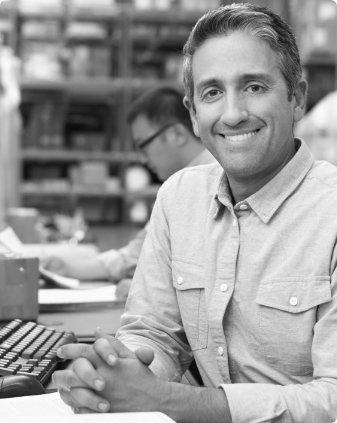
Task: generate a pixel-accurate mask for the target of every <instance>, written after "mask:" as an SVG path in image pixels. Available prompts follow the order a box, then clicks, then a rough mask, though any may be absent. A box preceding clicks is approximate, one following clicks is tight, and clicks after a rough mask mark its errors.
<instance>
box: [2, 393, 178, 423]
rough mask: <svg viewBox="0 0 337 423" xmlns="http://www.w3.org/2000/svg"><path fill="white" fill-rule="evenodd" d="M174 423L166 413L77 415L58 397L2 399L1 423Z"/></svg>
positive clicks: (56, 395) (38, 396)
mask: <svg viewBox="0 0 337 423" xmlns="http://www.w3.org/2000/svg"><path fill="white" fill-rule="evenodd" d="M13 422H22V423H46V422H47V423H60V422H62V423H174V421H173V420H172V419H170V418H169V417H167V416H166V415H165V414H162V413H115V414H73V412H72V410H71V409H70V407H68V406H67V405H66V404H65V403H64V402H63V401H62V400H61V398H60V396H59V394H58V393H57V392H56V393H54V394H46V395H37V396H28V397H19V398H7V399H1V413H0V423H13Z"/></svg>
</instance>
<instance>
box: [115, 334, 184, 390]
mask: <svg viewBox="0 0 337 423" xmlns="http://www.w3.org/2000/svg"><path fill="white" fill-rule="evenodd" d="M118 339H119V340H120V341H121V342H123V344H124V345H125V346H126V347H127V348H129V350H131V351H135V350H137V349H138V348H140V347H144V346H145V344H144V343H138V342H137V341H130V340H125V341H124V340H123V337H122V336H121V337H118ZM147 346H149V347H150V348H152V349H153V350H154V352H155V358H154V360H153V362H152V363H151V364H150V366H149V369H150V370H152V372H153V373H154V374H155V375H156V376H157V377H159V378H160V379H163V380H167V381H169V382H180V380H181V376H182V374H181V372H179V371H177V370H176V369H175V367H174V366H173V365H172V364H171V363H169V362H168V360H167V359H165V358H164V356H163V355H162V354H161V353H160V352H159V351H158V350H157V349H155V348H154V347H153V345H151V344H149V345H147Z"/></svg>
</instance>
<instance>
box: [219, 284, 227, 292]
mask: <svg viewBox="0 0 337 423" xmlns="http://www.w3.org/2000/svg"><path fill="white" fill-rule="evenodd" d="M220 289H221V291H222V292H226V291H227V289H228V286H227V284H226V283H223V284H222V285H221V286H220Z"/></svg>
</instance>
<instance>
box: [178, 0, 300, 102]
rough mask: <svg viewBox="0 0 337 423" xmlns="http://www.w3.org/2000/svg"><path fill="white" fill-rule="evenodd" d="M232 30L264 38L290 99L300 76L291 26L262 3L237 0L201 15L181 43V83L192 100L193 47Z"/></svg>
mask: <svg viewBox="0 0 337 423" xmlns="http://www.w3.org/2000/svg"><path fill="white" fill-rule="evenodd" d="M235 31H241V32H245V33H247V34H250V35H252V36H254V37H256V38H259V39H261V40H264V41H265V42H266V43H267V44H268V45H269V46H270V47H271V48H272V50H274V52H275V53H276V55H277V59H278V64H279V69H280V71H281V73H282V75H283V77H284V79H285V82H286V84H287V88H288V98H289V101H290V100H291V97H292V95H293V94H294V92H295V90H296V88H297V86H298V82H299V80H300V79H301V77H302V68H301V62H300V56H299V52H298V47H297V44H296V40H295V37H294V34H293V32H292V29H291V28H290V27H289V25H287V24H286V23H285V22H284V20H283V19H282V18H281V17H280V16H279V15H277V14H276V13H274V12H272V11H271V10H269V9H267V8H265V7H260V6H256V5H253V4H250V3H237V4H232V5H230V6H222V7H219V8H218V9H216V10H212V11H210V12H208V13H206V14H205V15H204V16H202V17H201V18H200V19H199V21H198V22H197V23H196V25H195V26H194V28H193V30H192V32H191V34H190V36H189V38H188V40H187V42H186V44H185V46H184V50H183V53H184V68H183V72H184V73H183V74H184V86H185V91H186V96H187V98H188V100H189V101H190V102H191V104H194V103H193V96H194V87H193V74H192V60H193V55H194V53H195V51H196V50H197V49H198V48H199V47H201V45H202V44H203V43H204V42H205V41H206V40H208V39H210V38H214V37H218V36H222V35H224V36H226V35H230V34H232V33H233V32H235Z"/></svg>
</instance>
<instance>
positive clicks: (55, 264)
mask: <svg viewBox="0 0 337 423" xmlns="http://www.w3.org/2000/svg"><path fill="white" fill-rule="evenodd" d="M41 266H42V267H44V268H45V269H47V270H50V271H51V272H54V273H57V274H58V275H61V276H68V267H67V264H66V262H65V261H64V260H63V259H62V258H61V257H56V256H50V257H44V258H43V259H42V260H41Z"/></svg>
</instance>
